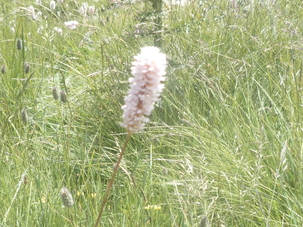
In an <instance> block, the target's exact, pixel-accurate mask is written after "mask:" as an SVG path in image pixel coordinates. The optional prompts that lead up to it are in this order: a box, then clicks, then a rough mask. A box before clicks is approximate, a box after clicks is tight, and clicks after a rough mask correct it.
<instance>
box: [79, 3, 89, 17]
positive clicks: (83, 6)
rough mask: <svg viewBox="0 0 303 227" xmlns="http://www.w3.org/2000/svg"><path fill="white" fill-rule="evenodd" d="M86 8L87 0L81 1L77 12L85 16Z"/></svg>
mask: <svg viewBox="0 0 303 227" xmlns="http://www.w3.org/2000/svg"><path fill="white" fill-rule="evenodd" d="M87 10H88V3H87V2H83V3H82V5H81V7H80V9H79V13H80V14H81V15H82V16H86V14H87Z"/></svg>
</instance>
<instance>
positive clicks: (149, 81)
mask: <svg viewBox="0 0 303 227" xmlns="http://www.w3.org/2000/svg"><path fill="white" fill-rule="evenodd" d="M166 65H167V62H166V56H165V54H163V53H161V52H160V49H159V48H157V47H144V48H142V49H141V53H140V54H139V55H137V56H135V61H134V62H133V65H132V68H131V74H132V75H133V76H134V77H133V78H130V79H129V82H130V83H131V85H130V90H129V92H128V96H127V97H126V98H125V105H124V106H123V107H122V109H123V111H124V113H123V123H122V126H123V127H125V128H126V129H127V130H128V132H129V133H133V132H137V131H141V130H143V128H144V125H145V123H146V122H148V121H149V119H148V117H147V116H149V115H150V114H151V112H152V110H153V109H154V103H155V102H156V101H157V100H158V99H159V96H160V93H161V92H162V90H163V88H164V84H162V81H164V80H165V77H164V75H165V68H166Z"/></svg>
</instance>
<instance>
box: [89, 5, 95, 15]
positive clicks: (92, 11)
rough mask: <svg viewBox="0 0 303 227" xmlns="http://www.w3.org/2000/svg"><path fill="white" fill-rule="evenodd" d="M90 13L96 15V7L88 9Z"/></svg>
mask: <svg viewBox="0 0 303 227" xmlns="http://www.w3.org/2000/svg"><path fill="white" fill-rule="evenodd" d="M88 13H89V14H94V13H95V6H89V7H88Z"/></svg>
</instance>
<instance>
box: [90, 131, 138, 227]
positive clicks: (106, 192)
mask: <svg viewBox="0 0 303 227" xmlns="http://www.w3.org/2000/svg"><path fill="white" fill-rule="evenodd" d="M131 135H132V133H130V132H128V134H127V137H126V139H125V142H124V145H123V147H122V150H121V152H120V155H119V158H118V161H117V163H116V165H115V167H114V170H113V174H112V177H111V179H110V180H109V181H108V182H107V187H106V191H105V194H104V196H103V201H102V204H101V208H100V211H99V215H98V218H97V221H96V223H95V225H94V226H95V227H97V226H98V224H99V222H100V219H101V216H102V213H103V210H104V207H105V204H106V202H107V200H108V197H109V193H110V190H111V188H112V186H113V184H114V181H115V178H116V175H117V172H118V169H119V165H120V162H121V160H122V157H123V154H124V152H125V150H126V147H127V144H128V141H129V140H130V137H131Z"/></svg>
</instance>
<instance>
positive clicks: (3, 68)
mask: <svg viewBox="0 0 303 227" xmlns="http://www.w3.org/2000/svg"><path fill="white" fill-rule="evenodd" d="M5 72H6V68H5V65H2V66H1V73H2V74H4V73H5Z"/></svg>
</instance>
